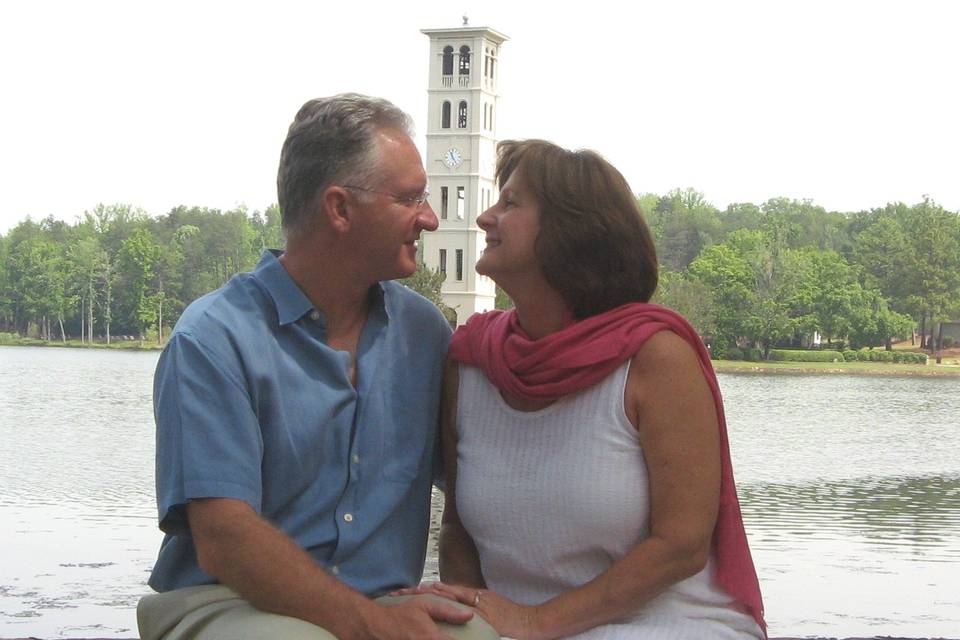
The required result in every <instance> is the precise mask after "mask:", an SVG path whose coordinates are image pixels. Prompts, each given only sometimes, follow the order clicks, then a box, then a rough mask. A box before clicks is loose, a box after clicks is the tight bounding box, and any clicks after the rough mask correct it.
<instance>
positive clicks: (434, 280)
mask: <svg viewBox="0 0 960 640" xmlns="http://www.w3.org/2000/svg"><path fill="white" fill-rule="evenodd" d="M445 279H446V275H444V274H443V273H441V272H440V270H439V269H431V268H430V267H428V266H427V265H426V264H424V263H423V262H418V263H417V270H416V271H414V272H413V274H412V275H411V276H410V277H409V278H403V279H401V280H397V282H399V283H400V284H403V285H405V286H407V287H409V288H411V289H413V290H414V291H416V292H417V293H419V294H420V295H422V296H423V297H424V298H426V299H427V300H429V301H430V302H432V303H433V304H435V305H436V306H437V308H438V309H440V311H441V313H443V315H444V317H445V318H446V319H447V320H448V321H452V322H456V321H457V312H456V310H454V309H453V308H451V307H448V306H447V305H445V304H444V303H443V297H442V296H441V294H440V289H441V287H443V281H444V280H445Z"/></svg>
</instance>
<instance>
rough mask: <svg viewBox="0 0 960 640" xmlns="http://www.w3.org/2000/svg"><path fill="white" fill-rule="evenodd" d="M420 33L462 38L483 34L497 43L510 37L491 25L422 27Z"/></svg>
mask: <svg viewBox="0 0 960 640" xmlns="http://www.w3.org/2000/svg"><path fill="white" fill-rule="evenodd" d="M420 33H422V34H424V35H427V36H430V37H431V38H433V37H436V38H437V39H447V38H449V39H451V40H454V39H462V38H475V37H477V36H483V37H484V38H487V39H488V40H492V41H493V42H495V43H496V44H502V43H504V42H506V41H507V40H509V39H510V38H509V37H508V36H506V35H504V34H502V33H500V32H499V31H497V30H496V29H492V28H490V27H469V26H468V27H455V28H452V29H421V30H420Z"/></svg>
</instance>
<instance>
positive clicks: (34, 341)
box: [0, 337, 164, 351]
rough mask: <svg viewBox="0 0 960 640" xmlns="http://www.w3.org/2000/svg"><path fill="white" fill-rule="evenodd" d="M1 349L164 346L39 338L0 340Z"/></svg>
mask: <svg viewBox="0 0 960 640" xmlns="http://www.w3.org/2000/svg"><path fill="white" fill-rule="evenodd" d="M0 347H51V348H54V347H59V348H61V349H114V350H121V351H160V350H161V349H163V347H164V345H162V344H157V343H156V342H152V341H149V340H144V341H142V342H141V341H140V340H112V341H111V342H110V344H107V343H105V342H94V343H89V342H80V341H79V340H67V341H66V342H62V341H60V340H40V339H39V338H21V337H14V338H13V339H10V338H6V339H3V340H0Z"/></svg>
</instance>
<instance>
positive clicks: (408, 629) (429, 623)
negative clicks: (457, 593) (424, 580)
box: [348, 597, 473, 640]
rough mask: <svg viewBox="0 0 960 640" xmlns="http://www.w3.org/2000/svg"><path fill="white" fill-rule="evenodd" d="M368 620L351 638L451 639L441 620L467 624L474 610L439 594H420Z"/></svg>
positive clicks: (388, 606)
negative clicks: (449, 601)
mask: <svg viewBox="0 0 960 640" xmlns="http://www.w3.org/2000/svg"><path fill="white" fill-rule="evenodd" d="M378 607H379V609H380V611H379V612H377V614H375V615H371V616H369V617H368V618H367V620H366V621H365V622H366V624H365V627H366V628H365V629H363V630H362V631H360V632H359V633H358V635H356V636H353V635H350V636H348V638H349V640H354V638H356V640H360V639H361V638H362V639H363V640H450V636H448V635H447V634H445V633H443V632H442V631H441V630H440V628H439V627H438V626H437V623H438V622H445V623H447V624H456V625H460V624H465V623H467V622H468V621H469V620H470V619H471V618H472V617H473V612H472V611H469V610H464V609H460V608H457V607H453V606H451V605H449V604H446V603H444V602H443V601H442V600H440V599H438V598H430V597H418V598H409V599H406V600H403V601H399V602H394V603H391V604H387V605H378Z"/></svg>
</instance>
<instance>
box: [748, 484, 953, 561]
mask: <svg viewBox="0 0 960 640" xmlns="http://www.w3.org/2000/svg"><path fill="white" fill-rule="evenodd" d="M740 495H741V498H742V500H743V503H744V517H745V518H746V519H747V521H748V523H749V525H750V529H751V532H752V533H753V534H754V536H755V542H754V546H755V547H756V548H758V549H770V550H773V549H775V548H776V547H777V545H782V544H785V543H787V540H786V538H789V537H791V536H802V537H804V538H808V539H821V540H834V539H836V538H838V537H846V536H857V537H862V538H863V540H864V541H865V542H866V543H869V544H872V545H875V546H877V547H882V548H884V550H885V551H888V552H889V553H893V554H897V555H900V556H902V557H904V558H905V559H908V560H909V559H912V560H915V561H924V562H957V561H958V560H960V545H958V544H957V543H958V539H960V477H951V478H865V479H863V480H860V481H845V482H824V483H820V484H809V485H793V484H765V485H746V486H742V487H740Z"/></svg>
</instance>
